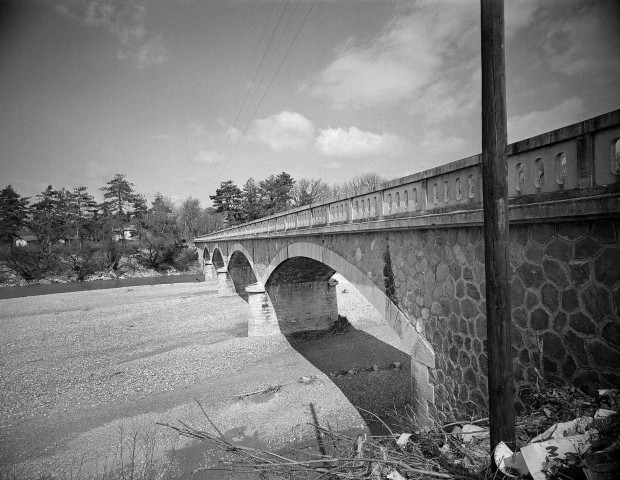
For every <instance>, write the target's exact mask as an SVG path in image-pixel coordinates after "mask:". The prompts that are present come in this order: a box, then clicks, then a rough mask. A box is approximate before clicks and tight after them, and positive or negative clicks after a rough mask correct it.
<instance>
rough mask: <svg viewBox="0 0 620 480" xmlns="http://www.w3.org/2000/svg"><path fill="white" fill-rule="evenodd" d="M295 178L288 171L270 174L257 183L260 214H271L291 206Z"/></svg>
mask: <svg viewBox="0 0 620 480" xmlns="http://www.w3.org/2000/svg"><path fill="white" fill-rule="evenodd" d="M294 185H295V180H293V177H291V176H290V175H289V174H288V173H286V172H282V173H280V174H278V175H277V176H274V175H271V176H269V177H268V178H266V179H265V180H263V181H262V182H260V184H259V190H260V196H261V203H262V206H263V212H262V215H263V216H264V215H273V214H274V213H278V212H283V211H284V210H286V209H288V208H290V207H291V192H292V190H293V186H294Z"/></svg>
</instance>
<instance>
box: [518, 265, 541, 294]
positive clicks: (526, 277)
mask: <svg viewBox="0 0 620 480" xmlns="http://www.w3.org/2000/svg"><path fill="white" fill-rule="evenodd" d="M517 275H519V278H520V279H521V280H522V281H523V284H524V285H525V286H526V287H527V288H540V287H541V286H542V284H543V283H544V281H545V275H544V272H543V269H542V268H541V267H540V266H538V265H535V264H533V263H531V262H524V263H523V264H521V265H520V266H519V267H518V268H517Z"/></svg>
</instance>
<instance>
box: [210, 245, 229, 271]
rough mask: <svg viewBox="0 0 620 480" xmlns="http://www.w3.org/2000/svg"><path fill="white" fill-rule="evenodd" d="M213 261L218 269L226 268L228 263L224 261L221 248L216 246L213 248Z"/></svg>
mask: <svg viewBox="0 0 620 480" xmlns="http://www.w3.org/2000/svg"><path fill="white" fill-rule="evenodd" d="M211 262H212V263H213V266H214V267H215V268H216V269H218V268H224V267H225V266H226V263H224V257H223V256H222V252H220V249H219V248H215V250H213V255H212V256H211Z"/></svg>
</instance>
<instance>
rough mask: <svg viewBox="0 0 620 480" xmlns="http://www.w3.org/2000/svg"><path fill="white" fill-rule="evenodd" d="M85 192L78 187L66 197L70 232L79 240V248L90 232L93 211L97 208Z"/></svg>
mask: <svg viewBox="0 0 620 480" xmlns="http://www.w3.org/2000/svg"><path fill="white" fill-rule="evenodd" d="M87 190H88V189H87V188H86V187H85V186H83V185H80V186H79V187H75V188H74V189H73V191H72V192H70V193H69V195H68V203H69V211H70V215H71V217H70V218H71V225H72V230H73V231H74V234H75V235H76V236H77V237H78V238H79V240H80V248H83V247H84V237H85V236H86V234H87V233H88V232H90V231H91V230H92V226H93V225H92V222H93V217H94V210H95V209H96V207H97V202H95V199H94V198H93V196H92V195H91V194H89V193H88V191H87Z"/></svg>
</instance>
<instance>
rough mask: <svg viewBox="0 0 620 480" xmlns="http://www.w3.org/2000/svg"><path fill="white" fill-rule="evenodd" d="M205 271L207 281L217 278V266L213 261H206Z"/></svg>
mask: <svg viewBox="0 0 620 480" xmlns="http://www.w3.org/2000/svg"><path fill="white" fill-rule="evenodd" d="M203 273H204V275H205V281H209V280H215V279H217V273H216V272H215V267H214V266H213V262H211V261H207V262H205V265H204V269H203Z"/></svg>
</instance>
